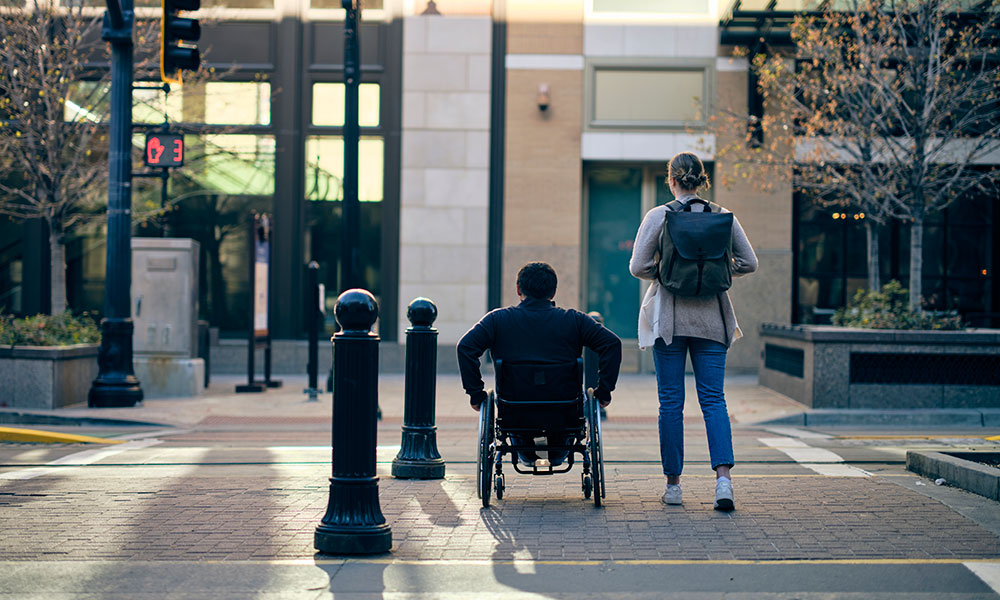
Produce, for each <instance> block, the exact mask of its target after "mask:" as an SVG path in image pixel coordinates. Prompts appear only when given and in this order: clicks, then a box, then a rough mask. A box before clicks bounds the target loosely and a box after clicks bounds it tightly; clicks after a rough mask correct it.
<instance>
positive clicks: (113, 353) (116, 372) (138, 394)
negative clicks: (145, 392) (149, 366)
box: [87, 318, 142, 408]
mask: <svg viewBox="0 0 1000 600" xmlns="http://www.w3.org/2000/svg"><path fill="white" fill-rule="evenodd" d="M134 328H135V326H134V325H133V323H132V319H111V318H106V319H104V320H103V321H101V348H100V351H99V353H98V355H97V364H98V373H97V378H96V379H94V381H93V382H92V383H91V384H90V392H89V393H88V394H87V406H89V407H90V408H120V407H124V406H135V405H136V404H138V403H139V402H142V388H141V387H139V380H138V379H136V376H135V371H134V370H133V367H132V332H133V329H134Z"/></svg>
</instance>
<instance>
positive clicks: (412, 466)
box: [392, 458, 445, 479]
mask: <svg viewBox="0 0 1000 600" xmlns="http://www.w3.org/2000/svg"><path fill="white" fill-rule="evenodd" d="M444 467H445V464H444V460H443V459H440V458H439V459H436V460H434V459H428V460H405V459H399V458H396V459H394V460H393V461H392V476H393V477H396V478H397V479H444Z"/></svg>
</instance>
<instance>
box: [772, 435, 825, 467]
mask: <svg viewBox="0 0 1000 600" xmlns="http://www.w3.org/2000/svg"><path fill="white" fill-rule="evenodd" d="M760 442H761V443H762V444H764V445H766V446H770V447H772V448H774V449H775V450H781V451H782V452H784V453H785V454H787V455H788V456H789V457H791V459H792V460H794V461H795V462H800V463H842V462H844V459H843V458H841V457H840V455H839V454H836V453H834V452H830V451H829V450H826V449H824V448H813V447H812V446H810V445H809V444H807V443H805V442H803V441H802V440H796V439H793V438H787V437H775V438H760Z"/></svg>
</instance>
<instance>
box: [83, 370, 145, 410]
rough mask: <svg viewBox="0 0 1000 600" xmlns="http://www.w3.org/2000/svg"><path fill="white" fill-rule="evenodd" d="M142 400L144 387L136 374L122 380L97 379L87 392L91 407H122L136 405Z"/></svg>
mask: <svg viewBox="0 0 1000 600" xmlns="http://www.w3.org/2000/svg"><path fill="white" fill-rule="evenodd" d="M130 379H131V381H130ZM140 402H142V388H140V387H139V380H138V379H136V378H135V376H134V375H133V376H131V377H129V378H126V379H125V380H124V381H121V382H103V381H100V380H96V381H94V383H93V384H92V385H91V387H90V393H88V394H87V406H89V407H90V408H121V407H126V406H135V405H136V404H138V403H140Z"/></svg>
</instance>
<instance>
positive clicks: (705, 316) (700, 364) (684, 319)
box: [629, 152, 757, 511]
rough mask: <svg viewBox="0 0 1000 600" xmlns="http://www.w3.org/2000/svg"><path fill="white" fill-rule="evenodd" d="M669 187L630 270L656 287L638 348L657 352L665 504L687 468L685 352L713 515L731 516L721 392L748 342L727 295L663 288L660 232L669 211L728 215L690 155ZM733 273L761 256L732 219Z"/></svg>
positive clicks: (680, 159) (642, 317) (646, 224)
mask: <svg viewBox="0 0 1000 600" xmlns="http://www.w3.org/2000/svg"><path fill="white" fill-rule="evenodd" d="M667 185H668V186H670V191H671V192H672V193H673V195H674V198H676V199H675V200H674V201H672V202H669V203H667V204H665V205H662V206H657V207H655V208H653V209H652V210H650V211H649V212H648V213H646V216H645V217H644V218H643V220H642V224H641V225H640V226H639V232H638V234H636V238H635V246H634V247H633V249H632V260H631V261H630V262H629V270H630V271H631V272H632V275H634V276H635V277H638V278H639V279H648V280H650V281H652V282H653V283H652V284H651V285H650V286H649V289H647V290H646V295H645V298H644V299H643V301H642V308H641V309H640V312H639V347H640V348H648V347H650V346H652V347H653V364H654V366H655V368H656V385H657V392H658V395H659V399H660V415H659V430H660V459H661V461H662V463H663V474H664V475H666V477H667V485H666V491H665V492H664V493H663V497H662V500H663V502H664V503H665V504H681V503H682V501H681V471H682V469H683V467H684V366H685V359H686V356H687V354H688V353H690V354H691V364H692V366H693V367H694V377H695V383H696V387H697V390H698V402H699V403H700V404H701V411H702V415H703V416H704V418H705V429H706V431H707V433H708V449H709V454H710V455H711V460H712V469H714V470H715V473H716V483H715V509H716V510H725V511H729V510H733V508H734V507H735V504H734V500H733V484H732V480H731V479H730V474H729V470H730V468H731V467H732V466H733V439H732V430H731V429H730V425H729V412H728V411H727V409H726V397H725V393H724V392H723V387H724V383H725V372H726V352H727V351H728V349H729V346H730V345H731V344H732V343H733V342H734V341H736V340H737V339H739V338H740V337H742V336H743V332H742V331H740V328H739V325H737V323H736V315H735V313H734V312H733V305H732V302H730V300H729V294H728V292H722V293H720V294H715V295H710V296H707V297H700V296H699V297H692V296H677V295H675V294H672V293H671V292H669V291H668V290H667V289H666V288H664V287H663V285H662V284H661V283H660V282H659V280H658V278H657V276H658V274H659V260H660V255H659V254H660V253H659V250H660V232H661V230H662V229H663V226H664V221H665V219H666V211H668V210H691V211H705V210H710V211H711V212H729V211H727V210H726V209H724V208H722V207H721V206H719V205H717V204H714V203H711V202H706V201H704V200H702V199H700V198H698V195H697V192H698V191H699V190H703V189H708V187H709V182H708V175H706V173H705V167H704V165H703V164H702V163H701V160H700V159H699V158H698V157H697V156H695V155H694V154H691V153H690V152H682V153H680V154H678V155H676V156H674V157H673V158H672V159H670V163H669V165H668V170H667ZM732 231H733V235H732V272H733V274H734V275H745V274H747V273H753V272H754V271H756V270H757V256H756V255H755V254H754V252H753V248H752V247H751V246H750V242H749V240H747V236H746V234H745V233H744V232H743V228H742V227H740V223H739V221H738V220H737V219H735V217H734V218H733V227H732Z"/></svg>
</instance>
